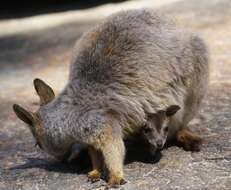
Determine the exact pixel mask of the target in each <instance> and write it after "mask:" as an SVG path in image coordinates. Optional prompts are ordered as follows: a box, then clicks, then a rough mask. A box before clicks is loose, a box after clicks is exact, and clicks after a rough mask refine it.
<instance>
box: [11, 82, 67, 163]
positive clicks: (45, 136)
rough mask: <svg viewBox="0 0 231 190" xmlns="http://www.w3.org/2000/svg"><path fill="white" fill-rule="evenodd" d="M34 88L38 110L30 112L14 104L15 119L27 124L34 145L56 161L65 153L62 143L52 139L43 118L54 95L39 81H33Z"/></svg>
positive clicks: (50, 89) (45, 120)
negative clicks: (38, 100)
mask: <svg viewBox="0 0 231 190" xmlns="http://www.w3.org/2000/svg"><path fill="white" fill-rule="evenodd" d="M34 88H35V90H36V92H37V94H38V96H39V98H40V107H39V109H38V110H37V111H36V112H31V111H27V110H26V109H24V108H23V107H21V106H19V105H17V104H14V105H13V110H14V112H15V114H16V115H17V117H18V118H19V119H20V120H22V121H23V122H25V123H26V124H27V126H28V128H29V129H30V131H31V133H32V135H33V136H34V138H35V141H36V145H38V146H39V147H40V148H41V149H43V150H44V151H46V152H47V153H49V154H51V155H52V156H54V157H56V158H57V159H62V157H63V156H64V155H65V154H66V152H65V151H64V149H63V147H62V146H61V144H62V143H60V142H57V140H56V139H54V138H52V134H53V133H52V131H51V130H49V126H48V125H49V124H50V122H49V121H47V120H48V119H47V117H44V115H45V116H46V114H47V115H48V114H49V112H47V113H44V110H46V109H45V108H46V107H47V105H48V104H49V103H51V102H52V100H53V99H54V98H55V94H54V92H53V90H52V88H51V87H49V86H48V85H47V84H46V83H45V82H43V81H42V80H40V79H35V80H34ZM41 113H44V114H41Z"/></svg>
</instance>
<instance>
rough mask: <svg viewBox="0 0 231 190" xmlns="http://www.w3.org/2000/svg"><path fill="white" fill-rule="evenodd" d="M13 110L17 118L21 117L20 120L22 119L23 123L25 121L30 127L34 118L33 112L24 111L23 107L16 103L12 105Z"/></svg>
mask: <svg viewBox="0 0 231 190" xmlns="http://www.w3.org/2000/svg"><path fill="white" fill-rule="evenodd" d="M13 110H14V112H15V114H16V115H17V116H18V118H19V119H21V120H22V121H24V122H25V123H27V124H28V125H30V126H31V127H32V126H33V123H34V118H33V114H32V113H31V112H29V111H26V110H25V109H24V108H22V107H21V106H19V105H18V104H14V105H13Z"/></svg>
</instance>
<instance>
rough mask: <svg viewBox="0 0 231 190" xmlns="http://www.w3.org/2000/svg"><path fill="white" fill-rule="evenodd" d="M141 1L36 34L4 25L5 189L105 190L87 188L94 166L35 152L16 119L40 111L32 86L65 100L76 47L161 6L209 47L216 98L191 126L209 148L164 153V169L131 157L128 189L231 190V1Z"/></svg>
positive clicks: (1, 149) (1, 155)
mask: <svg viewBox="0 0 231 190" xmlns="http://www.w3.org/2000/svg"><path fill="white" fill-rule="evenodd" d="M134 2H136V1H131V2H128V3H127V2H126V3H123V4H118V5H116V6H113V5H107V6H103V7H99V8H95V9H91V10H87V11H77V12H69V13H59V16H61V17H62V15H63V18H66V20H64V21H62V22H61V21H60V20H59V21H60V22H59V23H58V24H56V25H55V24H54V23H50V25H49V22H48V23H46V22H43V23H45V25H46V26H44V27H42V26H37V27H34V28H36V29H35V30H33V29H31V28H29V27H27V25H28V23H29V26H30V24H31V25H33V24H34V22H32V20H29V21H28V19H29V18H28V19H27V18H26V19H23V20H13V21H11V22H6V21H0V28H1V32H0V123H1V127H0V189H3V190H5V189H6V190H7V189H9V190H14V189H20V190H21V189H23V190H24V189H25V190H30V189H33V190H37V189H41V190H46V189H51V190H52V189H55V190H57V189H66V190H72V189H79V190H83V189H84V190H85V189H104V185H105V182H104V181H103V180H101V181H99V182H97V183H94V184H90V183H89V182H87V177H86V173H87V171H88V170H89V169H90V168H89V164H88V160H87V159H85V158H84V160H80V161H79V162H77V163H76V162H75V163H72V164H69V165H68V164H63V163H59V162H56V161H55V160H53V159H52V158H50V157H49V156H48V155H46V154H45V153H44V152H42V151H40V150H39V149H38V148H35V147H34V140H33V138H32V135H31V134H30V131H29V130H28V129H27V128H26V126H25V125H24V124H23V123H22V122H21V121H19V120H18V119H17V118H16V116H15V115H14V113H13V112H12V104H13V103H16V102H17V103H20V104H21V105H23V106H25V107H27V108H28V109H30V110H36V109H37V106H38V105H37V102H38V97H36V95H35V92H34V89H33V86H32V81H33V79H34V78H36V77H39V78H42V79H44V80H45V81H47V82H48V83H49V84H50V85H51V86H52V87H53V88H54V89H55V90H56V93H58V92H59V91H60V90H61V89H62V88H63V86H64V85H65V83H66V80H67V76H68V66H69V61H70V53H71V48H72V46H73V45H74V40H75V39H77V38H78V37H79V36H80V35H81V34H82V32H84V31H85V30H87V29H88V28H89V27H92V26H93V25H94V24H95V23H96V22H97V20H98V19H101V18H103V17H104V16H105V15H108V12H110V11H111V10H113V11H117V10H118V9H120V8H121V7H122V8H124V7H125V8H126V7H137V6H141V5H143V6H149V7H151V6H153V7H154V8H157V7H160V6H161V7H160V9H162V10H163V11H164V12H166V14H168V15H170V16H171V17H176V18H177V20H178V22H179V25H182V26H184V27H187V28H190V29H192V30H194V31H196V32H199V33H200V35H201V36H202V37H203V38H204V39H205V41H206V43H207V44H208V47H209V50H210V55H211V56H210V57H211V61H210V62H211V82H210V87H209V92H208V95H207V96H206V98H205V100H204V103H203V107H202V110H201V113H200V114H199V115H198V117H197V118H195V119H194V120H193V121H192V123H191V124H190V125H191V127H192V129H194V130H196V131H198V132H200V133H201V135H202V136H203V137H204V139H205V141H204V144H203V146H202V150H201V151H200V152H199V153H191V152H185V151H184V150H182V149H181V148H178V147H175V146H172V147H169V148H167V149H164V150H163V151H162V157H161V159H160V160H159V161H158V162H156V163H152V162H149V161H147V160H142V159H138V157H140V156H141V157H142V154H140V153H137V154H139V156H138V155H137V156H136V155H132V154H130V153H129V154H128V157H129V156H130V157H131V158H132V159H128V160H129V161H128V162H126V164H125V169H124V170H125V177H126V179H127V181H128V183H127V184H126V185H124V186H122V187H121V189H126V190H134V189H137V190H145V189H147V190H149V189H157V190H159V189H160V190H168V189H169V190H170V189H171V190H185V189H190V190H210V189H213V190H216V189H217V190H228V189H230V187H231V124H230V120H231V52H230V50H231V20H230V18H231V2H230V1H229V0H219V1H218V0H211V1H209V0H207V1H206V0H204V1H202V0H191V1H173V0H166V1H163V2H164V3H165V2H166V4H165V5H163V4H161V5H159V4H155V1H154V0H149V1H147V0H146V1H137V2H138V3H137V4H134ZM147 3H148V4H147ZM102 10H105V12H103V11H102ZM102 12H103V13H105V14H103V13H102ZM67 14H68V16H67ZM94 14H95V15H94ZM81 15H82V17H81ZM84 15H85V17H86V15H89V16H88V18H87V19H85V20H83V19H82V20H81V19H76V21H74V20H73V18H74V16H76V17H79V18H83V17H84ZM56 16H57V15H47V16H46V17H42V18H40V17H39V18H37V17H36V18H33V19H34V20H36V19H37V20H38V21H41V20H43V19H45V20H48V21H50V22H51V20H49V18H51V17H56ZM97 16H98V17H97ZM57 17H58V16H57ZM34 20H33V21H34ZM6 23H7V24H6ZM9 23H10V24H9ZM37 23H38V24H39V22H37ZM35 25H36V24H35ZM3 26H4V27H3ZM23 27H24V28H26V29H25V30H24V28H23ZM4 31H5V32H4Z"/></svg>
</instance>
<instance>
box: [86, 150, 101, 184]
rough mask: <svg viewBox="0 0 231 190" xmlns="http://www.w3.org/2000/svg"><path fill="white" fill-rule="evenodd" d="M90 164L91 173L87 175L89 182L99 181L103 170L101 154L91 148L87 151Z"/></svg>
mask: <svg viewBox="0 0 231 190" xmlns="http://www.w3.org/2000/svg"><path fill="white" fill-rule="evenodd" d="M88 151H89V155H90V157H91V162H92V167H93V169H92V171H90V172H89V173H88V178H89V180H90V181H91V182H96V181H99V180H100V178H101V172H102V169H103V158H102V154H101V152H99V151H97V150H95V149H94V148H92V147H89V149H88Z"/></svg>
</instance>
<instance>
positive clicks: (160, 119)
mask: <svg viewBox="0 0 231 190" xmlns="http://www.w3.org/2000/svg"><path fill="white" fill-rule="evenodd" d="M179 109H180V107H179V106H178V105H171V106H169V107H167V109H166V110H160V111H158V112H157V113H148V114H147V122H146V124H145V126H144V127H143V128H142V129H141V131H142V136H143V138H144V139H145V140H146V141H147V142H148V143H149V145H150V152H151V153H152V154H155V152H156V150H157V149H162V148H163V146H164V144H165V142H166V140H167V136H168V129H169V126H168V123H169V119H170V117H172V116H173V115H174V114H175V113H176V112H177V111H178V110H179Z"/></svg>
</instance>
